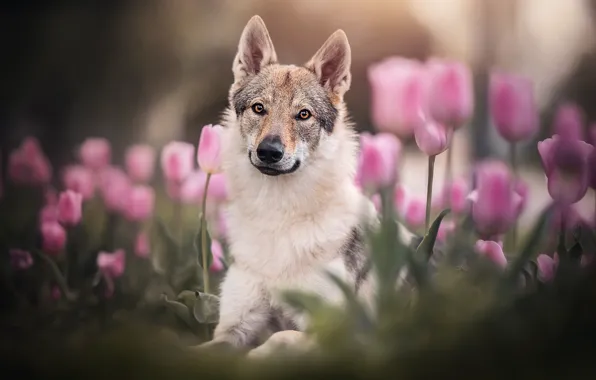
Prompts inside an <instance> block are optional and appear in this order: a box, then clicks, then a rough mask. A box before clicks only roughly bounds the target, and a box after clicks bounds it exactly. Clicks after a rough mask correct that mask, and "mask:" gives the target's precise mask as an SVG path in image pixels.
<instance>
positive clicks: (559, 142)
mask: <svg viewBox="0 0 596 380" xmlns="http://www.w3.org/2000/svg"><path fill="white" fill-rule="evenodd" d="M593 150H594V147H593V146H592V145H590V144H588V143H586V142H584V141H580V140H574V139H571V138H562V137H560V136H558V135H554V136H553V137H552V138H549V139H546V140H543V141H541V142H539V143H538V152H539V153H540V157H541V158H542V165H543V167H544V172H545V174H546V177H547V180H548V182H547V184H548V193H549V194H550V196H551V197H552V198H553V200H554V201H555V202H558V203H560V204H573V203H576V202H578V201H580V200H581V199H582V198H583V197H584V195H586V192H587V190H588V181H589V171H588V159H589V157H590V155H591V154H592V151H593Z"/></svg>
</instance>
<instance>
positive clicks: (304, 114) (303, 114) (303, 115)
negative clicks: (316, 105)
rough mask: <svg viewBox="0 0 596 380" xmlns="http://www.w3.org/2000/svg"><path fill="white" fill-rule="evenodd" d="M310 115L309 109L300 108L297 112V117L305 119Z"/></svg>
mask: <svg viewBox="0 0 596 380" xmlns="http://www.w3.org/2000/svg"><path fill="white" fill-rule="evenodd" d="M311 116H312V114H311V113H310V111H309V110H302V111H300V112H298V115H297V119H300V120H307V119H309V118H310V117H311Z"/></svg>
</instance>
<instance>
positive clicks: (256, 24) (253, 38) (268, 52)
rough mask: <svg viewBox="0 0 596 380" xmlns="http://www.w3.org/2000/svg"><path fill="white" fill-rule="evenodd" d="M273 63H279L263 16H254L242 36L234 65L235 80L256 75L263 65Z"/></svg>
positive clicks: (236, 81)
mask: <svg viewBox="0 0 596 380" xmlns="http://www.w3.org/2000/svg"><path fill="white" fill-rule="evenodd" d="M273 63H277V55H276V54H275V49H274V48H273V42H271V37H269V32H268V31H267V27H266V26H265V22H263V19H262V18H261V17H259V16H253V17H252V18H251V19H250V20H249V21H248V24H246V26H245V27H244V31H243V32H242V36H241V37H240V43H239V44H238V54H236V58H235V59H234V64H233V66H232V71H233V72H234V82H235V83H238V82H239V81H241V80H243V79H245V78H247V77H250V76H252V75H256V74H258V73H259V72H260V71H261V70H262V69H263V67H265V66H267V65H271V64H273Z"/></svg>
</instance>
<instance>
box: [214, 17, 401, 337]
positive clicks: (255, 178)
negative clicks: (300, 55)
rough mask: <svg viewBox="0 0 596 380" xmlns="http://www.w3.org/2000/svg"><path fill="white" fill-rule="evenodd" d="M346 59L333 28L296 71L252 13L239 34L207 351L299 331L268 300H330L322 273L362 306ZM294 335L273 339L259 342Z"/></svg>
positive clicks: (363, 217)
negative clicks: (221, 263) (224, 257)
mask: <svg viewBox="0 0 596 380" xmlns="http://www.w3.org/2000/svg"><path fill="white" fill-rule="evenodd" d="M350 61H351V52H350V45H349V43H348V39H347V37H346V34H345V33H344V32H343V31H342V30H337V31H336V32H335V33H333V34H332V35H331V36H330V37H329V38H328V39H327V41H326V42H325V43H324V44H323V45H322V47H321V48H320V49H319V50H318V51H317V52H316V53H315V54H314V56H313V57H312V58H311V59H310V60H309V61H308V62H307V63H306V64H304V65H303V66H295V65H282V64H280V63H279V62H278V59H277V56H276V53H275V49H274V47H273V43H272V40H271V38H270V36H269V32H268V31H267V28H266V26H265V24H264V22H263V20H262V19H261V18H260V17H259V16H254V17H252V18H251V19H250V21H249V22H248V24H247V25H246V27H245V29H244V31H243V32H242V35H241V38H240V43H239V46H238V53H237V55H236V57H235V59H234V63H233V73H234V83H233V84H232V86H231V88H230V91H229V107H228V108H227V109H226V111H225V113H224V117H223V122H222V124H223V125H224V137H223V140H224V147H223V156H224V159H223V161H224V163H223V167H224V173H225V174H226V176H227V178H228V181H229V194H230V203H229V205H228V206H227V210H226V211H227V218H228V219H227V220H228V228H229V240H230V252H231V256H232V258H233V263H232V265H231V266H230V268H229V271H228V273H227V274H226V276H225V279H224V281H223V283H222V286H221V301H220V321H219V324H218V325H217V327H216V329H215V332H214V339H213V341H211V342H209V343H207V345H214V344H218V343H227V344H229V345H232V346H234V347H239V348H251V347H254V345H255V344H256V340H257V339H258V337H259V334H260V333H262V332H263V331H265V330H267V329H269V330H270V331H271V330H273V331H282V332H283V331H288V330H294V331H304V329H305V328H306V327H307V325H308V318H307V316H305V315H303V314H301V313H298V312H296V311H294V310H292V309H290V308H288V307H287V306H285V305H284V302H283V300H282V299H281V297H280V292H281V291H283V290H286V289H293V290H301V291H305V292H310V293H314V294H317V295H319V296H321V297H322V298H324V299H325V300H326V301H327V302H330V303H341V302H342V293H341V292H340V290H339V289H338V288H337V287H336V285H335V284H333V283H332V282H331V281H330V280H329V278H328V277H327V276H326V274H325V273H324V271H325V270H327V271H331V272H332V273H334V274H336V275H337V276H339V277H340V278H341V279H343V280H344V281H346V282H348V283H349V284H351V285H352V286H353V287H354V289H355V290H356V291H357V292H358V294H359V296H361V297H362V298H363V299H365V300H370V299H371V294H372V291H373V288H374V286H373V284H372V282H373V281H372V280H371V278H369V277H370V276H367V275H366V271H365V262H366V252H365V245H364V233H365V230H366V229H367V228H368V227H370V226H375V225H376V224H378V217H377V213H376V209H375V207H374V205H373V204H372V202H371V201H370V200H369V199H368V198H367V197H365V196H364V195H363V194H362V192H361V191H360V190H359V189H358V187H357V186H356V185H355V183H354V176H355V172H356V166H357V154H358V140H357V134H356V133H355V131H354V129H353V126H352V125H351V124H350V123H349V122H348V120H347V111H346V105H345V103H344V94H345V93H346V91H347V90H348V89H349V88H350V82H351V74H350ZM406 232H407V231H406ZM296 336H298V335H297V334H295V333H291V334H287V333H285V334H282V333H279V332H278V333H276V334H274V335H273V336H272V337H271V338H270V339H269V340H268V341H267V342H270V341H284V340H294V339H295V338H294V337H296ZM288 337H291V338H288ZM276 338H277V339H276Z"/></svg>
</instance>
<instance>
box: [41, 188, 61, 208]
mask: <svg viewBox="0 0 596 380" xmlns="http://www.w3.org/2000/svg"><path fill="white" fill-rule="evenodd" d="M44 199H45V201H46V205H54V206H55V205H57V204H58V192H57V191H56V190H55V189H53V188H51V187H49V188H47V189H46V192H45V194H44Z"/></svg>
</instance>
